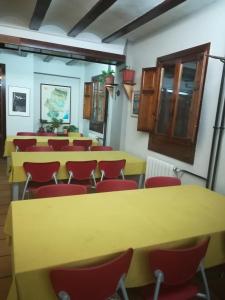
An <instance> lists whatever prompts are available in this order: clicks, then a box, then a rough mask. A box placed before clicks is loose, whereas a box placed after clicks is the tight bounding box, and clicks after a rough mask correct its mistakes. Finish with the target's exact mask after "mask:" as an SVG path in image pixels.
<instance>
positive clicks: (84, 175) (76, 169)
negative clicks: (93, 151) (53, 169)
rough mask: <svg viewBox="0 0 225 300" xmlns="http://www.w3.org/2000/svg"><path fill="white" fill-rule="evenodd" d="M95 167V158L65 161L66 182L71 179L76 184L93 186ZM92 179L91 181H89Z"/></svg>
mask: <svg viewBox="0 0 225 300" xmlns="http://www.w3.org/2000/svg"><path fill="white" fill-rule="evenodd" d="M96 167H97V160H87V161H67V162H66V169H67V171H68V173H69V180H68V184H70V183H71V180H72V179H73V181H75V183H78V184H84V185H86V186H88V187H95V186H96V180H95V169H96ZM91 180H92V181H93V183H92V182H91Z"/></svg>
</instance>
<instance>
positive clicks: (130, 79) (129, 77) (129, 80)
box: [121, 66, 135, 84]
mask: <svg viewBox="0 0 225 300" xmlns="http://www.w3.org/2000/svg"><path fill="white" fill-rule="evenodd" d="M121 72H122V78H123V83H125V84H134V77H135V70H133V69H131V68H130V66H125V68H124V69H122V70H121Z"/></svg>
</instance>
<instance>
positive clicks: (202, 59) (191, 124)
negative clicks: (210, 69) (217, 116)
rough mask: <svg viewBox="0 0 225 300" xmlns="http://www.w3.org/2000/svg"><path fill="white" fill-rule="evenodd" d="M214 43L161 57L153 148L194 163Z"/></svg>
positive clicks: (158, 62) (151, 138) (159, 61)
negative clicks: (211, 48)
mask: <svg viewBox="0 0 225 300" xmlns="http://www.w3.org/2000/svg"><path fill="white" fill-rule="evenodd" d="M209 46H210V44H204V45H201V46H198V47H194V48H191V49H187V50H184V51H180V52H177V53H174V54H171V55H167V56H164V57H160V58H158V60H157V69H158V70H159V72H160V74H161V76H160V80H159V81H158V83H157V84H158V86H157V90H158V93H157V95H155V99H156V106H157V108H156V118H155V120H154V129H153V130H152V133H150V138H149V150H153V151H156V152H159V153H162V154H165V155H168V156H171V157H174V158H176V159H179V160H182V161H185V162H187V163H191V164H192V163H193V161H194V153H195V145H196V139H197V131H198V123H199V117H200V109H201V100H202V92H203V86H204V78H205V73H206V65H207V56H206V55H205V54H208V52H209Z"/></svg>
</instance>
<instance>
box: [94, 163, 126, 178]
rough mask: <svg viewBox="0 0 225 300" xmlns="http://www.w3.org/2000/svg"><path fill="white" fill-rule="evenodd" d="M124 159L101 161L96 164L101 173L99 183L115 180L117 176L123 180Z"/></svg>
mask: <svg viewBox="0 0 225 300" xmlns="http://www.w3.org/2000/svg"><path fill="white" fill-rule="evenodd" d="M125 164H126V159H120V160H101V161H99V163H98V167H99V170H100V172H101V181H102V180H103V179H104V178H106V179H117V178H119V176H121V177H122V179H125V178H124V173H123V170H124V168H125Z"/></svg>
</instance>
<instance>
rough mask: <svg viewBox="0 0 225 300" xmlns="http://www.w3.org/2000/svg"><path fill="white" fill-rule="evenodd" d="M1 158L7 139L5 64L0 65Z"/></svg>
mask: <svg viewBox="0 0 225 300" xmlns="http://www.w3.org/2000/svg"><path fill="white" fill-rule="evenodd" d="M0 76H1V80H0V156H1V157H3V154H4V144H5V139H6V97H5V94H6V91H5V90H6V82H5V64H0Z"/></svg>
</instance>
